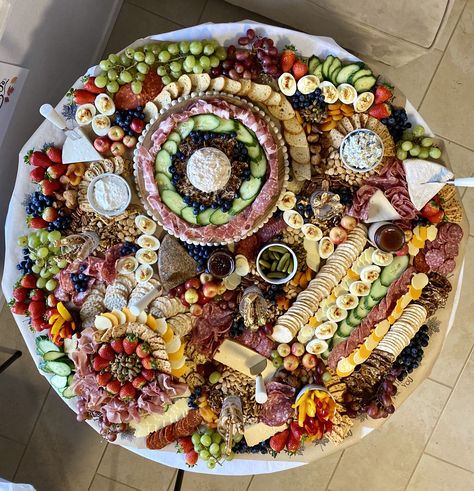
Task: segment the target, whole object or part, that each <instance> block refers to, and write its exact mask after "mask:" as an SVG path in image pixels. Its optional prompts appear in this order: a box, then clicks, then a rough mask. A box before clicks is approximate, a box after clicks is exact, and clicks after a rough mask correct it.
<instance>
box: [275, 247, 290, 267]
mask: <svg viewBox="0 0 474 491" xmlns="http://www.w3.org/2000/svg"><path fill="white" fill-rule="evenodd" d="M288 259H290V253H289V252H287V253H285V254H283V256H281V258H280V260H279V261H278V266H277V269H278V271H283V270H284V267H283V266H284V265H285V263H286V261H287V260H288Z"/></svg>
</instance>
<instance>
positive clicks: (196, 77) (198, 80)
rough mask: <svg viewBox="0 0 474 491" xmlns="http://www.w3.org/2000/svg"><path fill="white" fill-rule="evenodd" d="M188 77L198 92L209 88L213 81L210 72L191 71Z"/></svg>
mask: <svg viewBox="0 0 474 491" xmlns="http://www.w3.org/2000/svg"><path fill="white" fill-rule="evenodd" d="M188 77H189V78H190V79H191V84H192V86H193V89H195V90H197V91H198V92H204V91H205V90H207V89H208V87H209V85H210V83H211V77H210V76H209V74H208V73H191V74H189V75H188Z"/></svg>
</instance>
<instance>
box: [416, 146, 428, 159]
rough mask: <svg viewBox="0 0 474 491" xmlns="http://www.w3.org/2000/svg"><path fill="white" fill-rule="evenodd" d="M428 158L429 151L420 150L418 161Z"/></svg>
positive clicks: (425, 149)
mask: <svg viewBox="0 0 474 491" xmlns="http://www.w3.org/2000/svg"><path fill="white" fill-rule="evenodd" d="M429 156H430V151H429V150H428V149H427V148H422V149H421V150H420V153H419V154H418V158H419V159H427V158H428V157H429Z"/></svg>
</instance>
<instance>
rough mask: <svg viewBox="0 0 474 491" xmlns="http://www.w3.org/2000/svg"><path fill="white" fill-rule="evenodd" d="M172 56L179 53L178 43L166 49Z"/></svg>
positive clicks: (169, 45) (171, 44)
mask: <svg viewBox="0 0 474 491" xmlns="http://www.w3.org/2000/svg"><path fill="white" fill-rule="evenodd" d="M166 49H167V50H168V53H169V54H170V55H173V56H176V55H177V54H178V53H179V46H178V45H177V44H176V43H170V44H168V46H167V47H166Z"/></svg>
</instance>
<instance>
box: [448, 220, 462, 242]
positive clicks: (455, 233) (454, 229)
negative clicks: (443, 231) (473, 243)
mask: <svg viewBox="0 0 474 491" xmlns="http://www.w3.org/2000/svg"><path fill="white" fill-rule="evenodd" d="M450 225H451V227H450V228H449V240H450V241H452V242H456V243H458V244H459V242H461V240H462V238H463V237H464V232H463V230H462V228H461V227H460V226H459V225H458V224H457V223H450Z"/></svg>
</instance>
